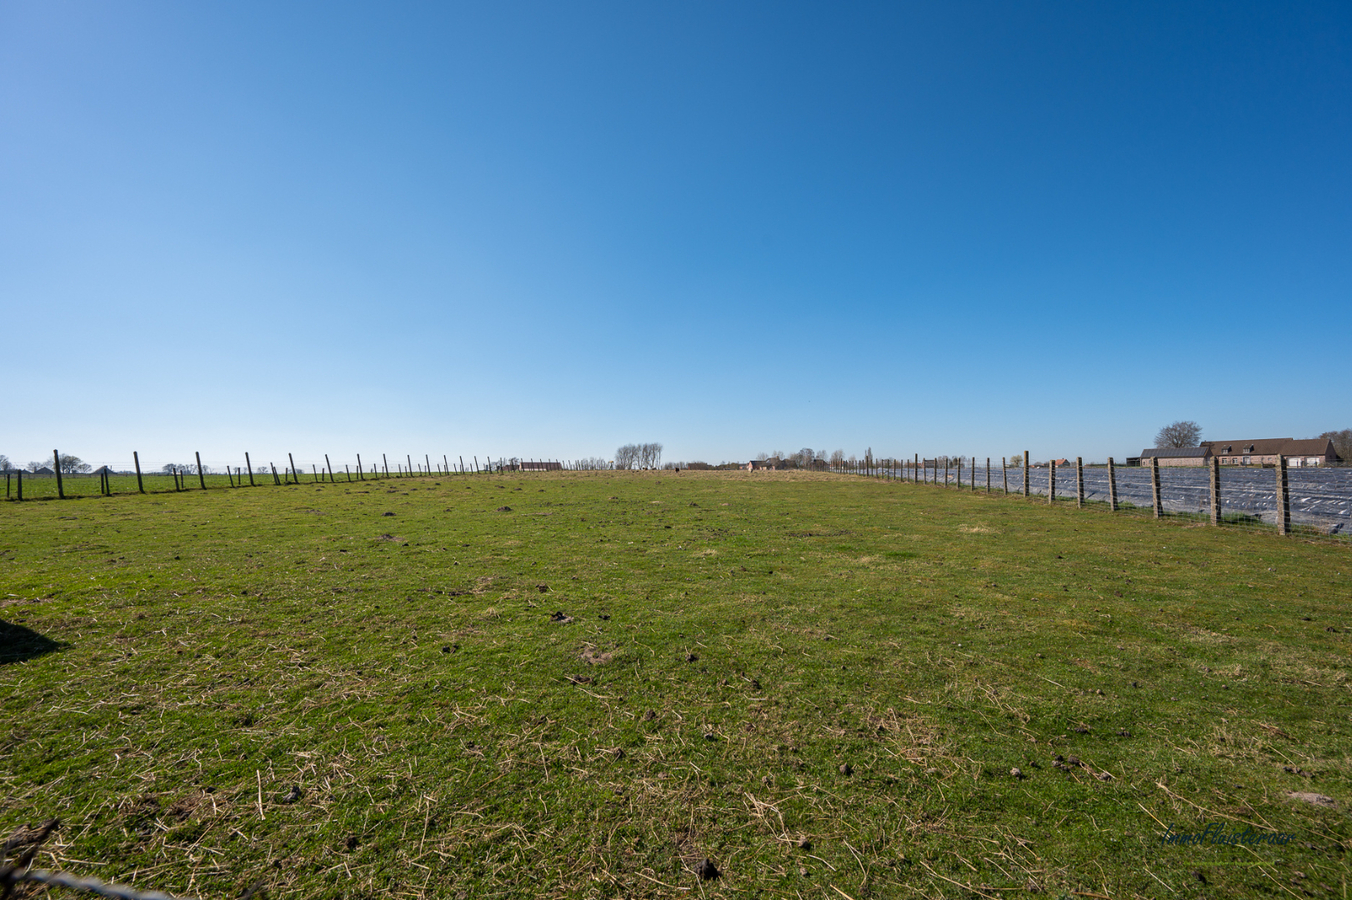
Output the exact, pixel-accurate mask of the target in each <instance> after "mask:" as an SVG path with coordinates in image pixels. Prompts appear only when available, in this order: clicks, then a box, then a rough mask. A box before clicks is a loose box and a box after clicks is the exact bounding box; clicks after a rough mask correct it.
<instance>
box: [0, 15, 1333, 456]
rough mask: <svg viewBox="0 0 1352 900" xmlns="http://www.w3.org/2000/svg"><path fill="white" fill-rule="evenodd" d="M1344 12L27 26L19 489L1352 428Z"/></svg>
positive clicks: (6, 435)
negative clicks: (38, 482)
mask: <svg viewBox="0 0 1352 900" xmlns="http://www.w3.org/2000/svg"><path fill="white" fill-rule="evenodd" d="M1349 289H1352V4H1348V3H1347V2H1345V0H1344V2H1336V3H1327V4H1318V3H1270V2H1262V3H1251V4H1246V3H1239V2H1227V3H1205V4H1203V3H1178V2H1167V3H1157V4H1152V3H1082V2H1068V3H1053V2H1037V3H1027V4H1019V3H1010V2H992V3H961V2H954V3H948V2H944V3H915V4H902V3H891V2H889V3H877V4H860V3H855V4H826V3H789V2H778V0H776V2H769V3H738V2H734V3H722V2H719V3H686V2H680V3H664V4H657V3H632V2H616V3H587V2H576V3H574V2H570V3H557V2H545V3H518V2H505V3H482V2H479V3H473V4H449V3H400V4H377V3H362V4H343V3H333V2H323V3H318V2H316V3H281V4H278V3H249V2H230V3H223V2H217V3H205V2H204V3H171V2H163V3H143V2H118V3H94V2H83V3H69V2H48V0H42V2H14V0H0V384H3V388H4V389H3V393H2V394H0V396H3V397H4V401H3V410H2V411H0V453H4V454H7V455H8V456H9V457H10V458H11V459H12V460H14V461H15V462H19V463H24V462H27V461H28V460H30V459H38V458H41V457H43V456H44V455H45V454H49V453H50V452H51V450H52V448H53V447H58V448H60V449H61V450H62V452H71V453H75V454H77V455H80V456H82V457H84V458H85V459H87V460H91V461H99V462H102V461H113V462H118V461H129V460H130V458H131V451H132V450H139V451H140V453H141V456H142V459H143V460H145V459H149V460H156V461H169V460H178V459H185V458H188V459H190V458H191V454H192V452H193V451H196V450H200V451H201V452H202V455H203V458H204V459H206V460H208V461H215V462H217V463H218V464H223V463H225V462H227V461H237V460H238V459H239V458H242V454H243V452H244V451H246V450H248V451H251V452H252V453H253V456H254V458H255V460H258V459H260V458H261V459H269V458H271V459H274V460H279V459H282V458H284V456H285V454H286V452H288V451H291V452H293V453H295V454H296V458H297V460H298V461H299V460H302V459H303V460H314V459H321V460H322V456H323V454H324V453H329V454H331V455H333V456H334V457H335V458H341V459H345V460H350V459H351V458H352V456H353V454H355V453H362V455H363V457H364V458H366V459H370V458H371V457H373V456H375V455H378V454H379V453H381V452H385V453H389V454H390V455H391V456H395V455H398V456H401V457H402V455H403V454H406V453H412V454H414V455H415V456H420V455H421V454H423V453H431V454H434V455H438V456H439V455H440V454H442V453H446V454H449V455H450V456H451V457H452V458H454V457H455V456H456V455H458V454H462V453H463V454H465V455H466V456H469V455H470V454H477V455H478V456H479V457H480V458H483V457H484V456H486V455H489V454H491V455H494V456H523V457H551V458H565V459H566V458H573V457H578V456H592V455H595V456H605V457H609V456H611V455H612V454H613V451H614V449H615V447H617V446H618V445H620V444H622V443H628V442H642V441H660V442H661V443H663V444H664V445H665V447H666V453H665V458H666V459H668V460H693V459H704V460H708V461H711V462H717V461H720V460H745V459H748V458H750V457H752V456H754V455H756V454H757V453H759V452H762V451H765V452H769V451H773V450H783V451H786V452H791V451H794V450H797V449H798V448H800V447H804V446H810V447H813V448H816V449H819V450H821V449H825V450H828V451H830V450H835V449H837V448H840V449H844V450H845V451H846V452H847V453H858V454H860V455H862V453H863V451H864V450H865V448H868V447H872V448H873V450H874V451H875V453H879V454H892V453H895V454H897V455H907V456H909V455H911V454H912V453H917V452H919V453H923V454H930V455H933V454H935V453H960V454H966V455H972V454H975V455H977V456H982V457H984V456H987V455H990V456H995V457H999V456H1001V455H1008V454H1013V453H1014V452H1016V451H1020V450H1023V449H1028V450H1030V451H1031V452H1032V454H1033V456H1034V457H1035V458H1045V457H1048V456H1071V457H1073V456H1076V455H1080V456H1084V457H1085V458H1086V459H1103V458H1106V457H1107V456H1109V455H1113V456H1117V457H1119V458H1121V457H1123V456H1126V455H1129V454H1131V455H1135V454H1136V453H1137V452H1139V451H1140V449H1141V448H1142V447H1144V446H1147V445H1148V444H1150V442H1151V440H1152V438H1153V436H1154V434H1155V432H1156V431H1157V430H1158V429H1159V428H1160V427H1161V426H1162V425H1165V424H1167V423H1169V422H1172V421H1174V420H1176V419H1193V420H1196V421H1197V422H1198V423H1200V424H1201V425H1202V427H1203V437H1212V438H1241V437H1279V436H1287V435H1290V436H1294V437H1309V436H1313V435H1315V434H1318V433H1319V432H1321V431H1325V430H1329V429H1341V428H1347V427H1352V386H1350V385H1352V382H1349V378H1348V367H1347V361H1348V357H1349V347H1350V346H1352V306H1350V305H1349Z"/></svg>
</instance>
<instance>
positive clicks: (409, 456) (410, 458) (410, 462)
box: [404, 453, 413, 475]
mask: <svg viewBox="0 0 1352 900" xmlns="http://www.w3.org/2000/svg"><path fill="white" fill-rule="evenodd" d="M404 458H405V459H407V460H408V474H409V475H412V474H413V454H412V453H408V454H405V456H404Z"/></svg>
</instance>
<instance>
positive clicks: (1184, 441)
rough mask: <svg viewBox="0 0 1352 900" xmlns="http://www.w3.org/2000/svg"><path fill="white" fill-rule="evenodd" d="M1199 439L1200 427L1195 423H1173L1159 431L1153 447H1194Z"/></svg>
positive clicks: (1200, 436)
mask: <svg viewBox="0 0 1352 900" xmlns="http://www.w3.org/2000/svg"><path fill="white" fill-rule="evenodd" d="M1201 439H1202V426H1200V425H1198V424H1197V423H1196V422H1192V421H1187V422H1174V423H1172V424H1170V425H1165V426H1164V427H1163V428H1161V429H1160V433H1159V434H1157V435H1155V446H1156V447H1159V448H1166V447H1196V446H1197V442H1198V441H1200V440H1201Z"/></svg>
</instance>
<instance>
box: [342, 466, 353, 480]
mask: <svg viewBox="0 0 1352 900" xmlns="http://www.w3.org/2000/svg"><path fill="white" fill-rule="evenodd" d="M343 471H344V472H346V473H347V480H348V481H351V480H352V470H351V469H349V468H348V467H347V463H343Z"/></svg>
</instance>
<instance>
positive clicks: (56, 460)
mask: <svg viewBox="0 0 1352 900" xmlns="http://www.w3.org/2000/svg"><path fill="white" fill-rule="evenodd" d="M52 460H53V465H55V466H56V496H57V498H58V499H60V500H65V499H66V490H65V488H63V487H62V486H61V454H60V453H57V452H56V451H55V450H53V451H52Z"/></svg>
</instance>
